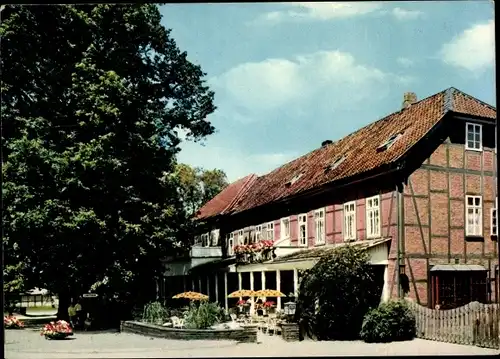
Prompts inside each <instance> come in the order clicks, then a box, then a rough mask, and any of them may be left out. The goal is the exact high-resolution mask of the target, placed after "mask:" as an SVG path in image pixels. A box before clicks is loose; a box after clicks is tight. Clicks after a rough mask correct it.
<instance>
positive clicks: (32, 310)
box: [3, 305, 57, 316]
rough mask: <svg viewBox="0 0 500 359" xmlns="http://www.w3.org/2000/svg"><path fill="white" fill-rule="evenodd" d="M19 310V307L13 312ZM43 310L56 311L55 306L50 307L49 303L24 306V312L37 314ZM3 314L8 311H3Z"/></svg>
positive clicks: (17, 312) (16, 312)
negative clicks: (37, 305) (38, 305)
mask: <svg viewBox="0 0 500 359" xmlns="http://www.w3.org/2000/svg"><path fill="white" fill-rule="evenodd" d="M19 312H20V310H19V307H17V308H16V310H15V311H14V314H19ZM43 312H49V313H54V314H55V313H57V308H52V306H50V305H44V306H40V307H28V308H26V314H28V315H29V314H38V313H43ZM3 314H4V316H5V315H8V313H6V312H4V313H3Z"/></svg>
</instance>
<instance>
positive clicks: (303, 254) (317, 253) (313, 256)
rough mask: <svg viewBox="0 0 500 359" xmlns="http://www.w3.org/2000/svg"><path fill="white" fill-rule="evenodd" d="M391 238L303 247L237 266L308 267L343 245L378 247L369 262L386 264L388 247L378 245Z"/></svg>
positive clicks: (241, 268) (244, 269) (247, 268)
mask: <svg viewBox="0 0 500 359" xmlns="http://www.w3.org/2000/svg"><path fill="white" fill-rule="evenodd" d="M390 240H391V238H379V239H373V240H366V241H359V242H344V243H338V244H335V245H328V246H321V247H315V248H308V249H303V250H300V251H297V252H293V253H291V254H287V255H284V256H281V257H277V258H274V259H273V260H270V261H266V262H261V263H252V264H242V265H238V266H237V271H238V272H253V271H274V270H292V269H310V268H312V267H314V265H315V264H316V263H317V262H318V261H319V260H320V259H321V258H322V257H325V256H329V255H331V254H332V253H334V251H335V250H336V248H338V247H344V246H356V247H360V248H365V249H367V250H369V251H371V250H372V249H376V248H380V249H381V250H380V251H379V252H380V253H377V252H376V251H375V252H373V253H372V252H370V257H371V259H372V260H371V261H370V262H371V263H372V264H386V263H385V262H386V261H387V256H388V249H387V245H384V246H382V247H381V246H380V245H381V244H386V243H388V242H389V241H390Z"/></svg>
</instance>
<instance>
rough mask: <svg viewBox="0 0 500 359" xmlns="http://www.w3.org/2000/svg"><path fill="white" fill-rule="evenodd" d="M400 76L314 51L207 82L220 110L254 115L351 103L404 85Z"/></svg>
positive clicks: (239, 68)
mask: <svg viewBox="0 0 500 359" xmlns="http://www.w3.org/2000/svg"><path fill="white" fill-rule="evenodd" d="M411 81H412V78H411V77H400V76H396V75H394V74H391V73H387V72H383V71H381V70H379V69H377V68H375V67H372V66H368V65H364V64H360V63H358V62H357V61H356V60H355V58H354V57H353V56H352V55H351V54H349V53H346V52H341V51H318V52H314V53H311V54H306V55H300V56H295V57H294V58H292V59H267V60H264V61H261V62H251V63H243V64H240V65H238V66H236V67H233V68H232V69H230V70H229V71H227V72H225V73H224V74H222V75H220V76H218V77H216V78H213V79H212V80H211V82H212V84H213V86H214V89H215V93H216V94H218V95H217V96H218V97H219V99H222V103H223V104H220V106H219V108H225V109H226V110H227V109H228V108H229V107H232V108H236V106H237V108H239V109H242V108H243V109H245V110H246V111H251V112H252V113H253V114H255V113H256V112H258V111H259V110H260V111H263V112H264V111H265V113H266V114H267V115H268V114H269V111H272V110H277V109H280V110H283V109H288V110H290V108H294V107H295V109H296V110H299V109H300V107H301V105H302V104H307V105H310V104H312V105H313V106H316V107H317V106H325V105H326V106H329V109H330V110H333V109H334V108H336V107H337V108H338V107H339V106H344V107H346V106H347V107H348V106H353V105H355V104H356V102H358V101H360V100H363V99H364V98H366V97H372V98H374V97H375V96H377V95H380V94H382V92H383V91H381V90H382V89H384V88H388V87H389V86H390V85H391V84H394V83H403V84H407V83H408V82H411Z"/></svg>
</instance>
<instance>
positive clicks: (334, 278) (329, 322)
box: [295, 246, 383, 340]
mask: <svg viewBox="0 0 500 359" xmlns="http://www.w3.org/2000/svg"><path fill="white" fill-rule="evenodd" d="M382 284H383V282H381V281H380V280H377V274H376V272H375V271H374V266H370V265H369V264H368V255H367V253H366V251H365V250H363V249H359V248H358V247H355V246H346V247H340V248H336V249H334V250H333V251H332V253H331V254H328V255H327V256H324V257H323V258H321V259H320V261H319V262H318V263H317V264H316V265H315V266H314V267H313V268H311V269H310V270H308V271H305V272H304V273H303V277H302V279H301V282H300V288H299V295H298V298H297V310H296V315H295V319H296V321H298V322H299V325H300V327H301V330H302V331H303V332H305V333H307V334H308V335H309V336H310V337H312V338H317V339H319V340H345V339H355V338H357V337H358V336H359V332H360V329H361V325H362V322H363V317H364V315H365V313H366V312H367V311H368V310H369V309H370V308H373V307H375V306H377V305H378V303H379V302H380V296H381V293H382Z"/></svg>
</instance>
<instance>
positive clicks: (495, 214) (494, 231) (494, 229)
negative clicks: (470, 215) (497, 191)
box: [490, 197, 498, 237]
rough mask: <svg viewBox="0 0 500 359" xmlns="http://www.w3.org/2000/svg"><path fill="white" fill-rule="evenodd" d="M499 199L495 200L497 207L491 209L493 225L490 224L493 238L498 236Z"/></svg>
mask: <svg viewBox="0 0 500 359" xmlns="http://www.w3.org/2000/svg"><path fill="white" fill-rule="evenodd" d="M497 208H498V197H497V198H496V199H495V207H494V208H492V209H491V217H490V220H491V223H490V229H491V235H492V236H495V237H496V236H498V212H497Z"/></svg>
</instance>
